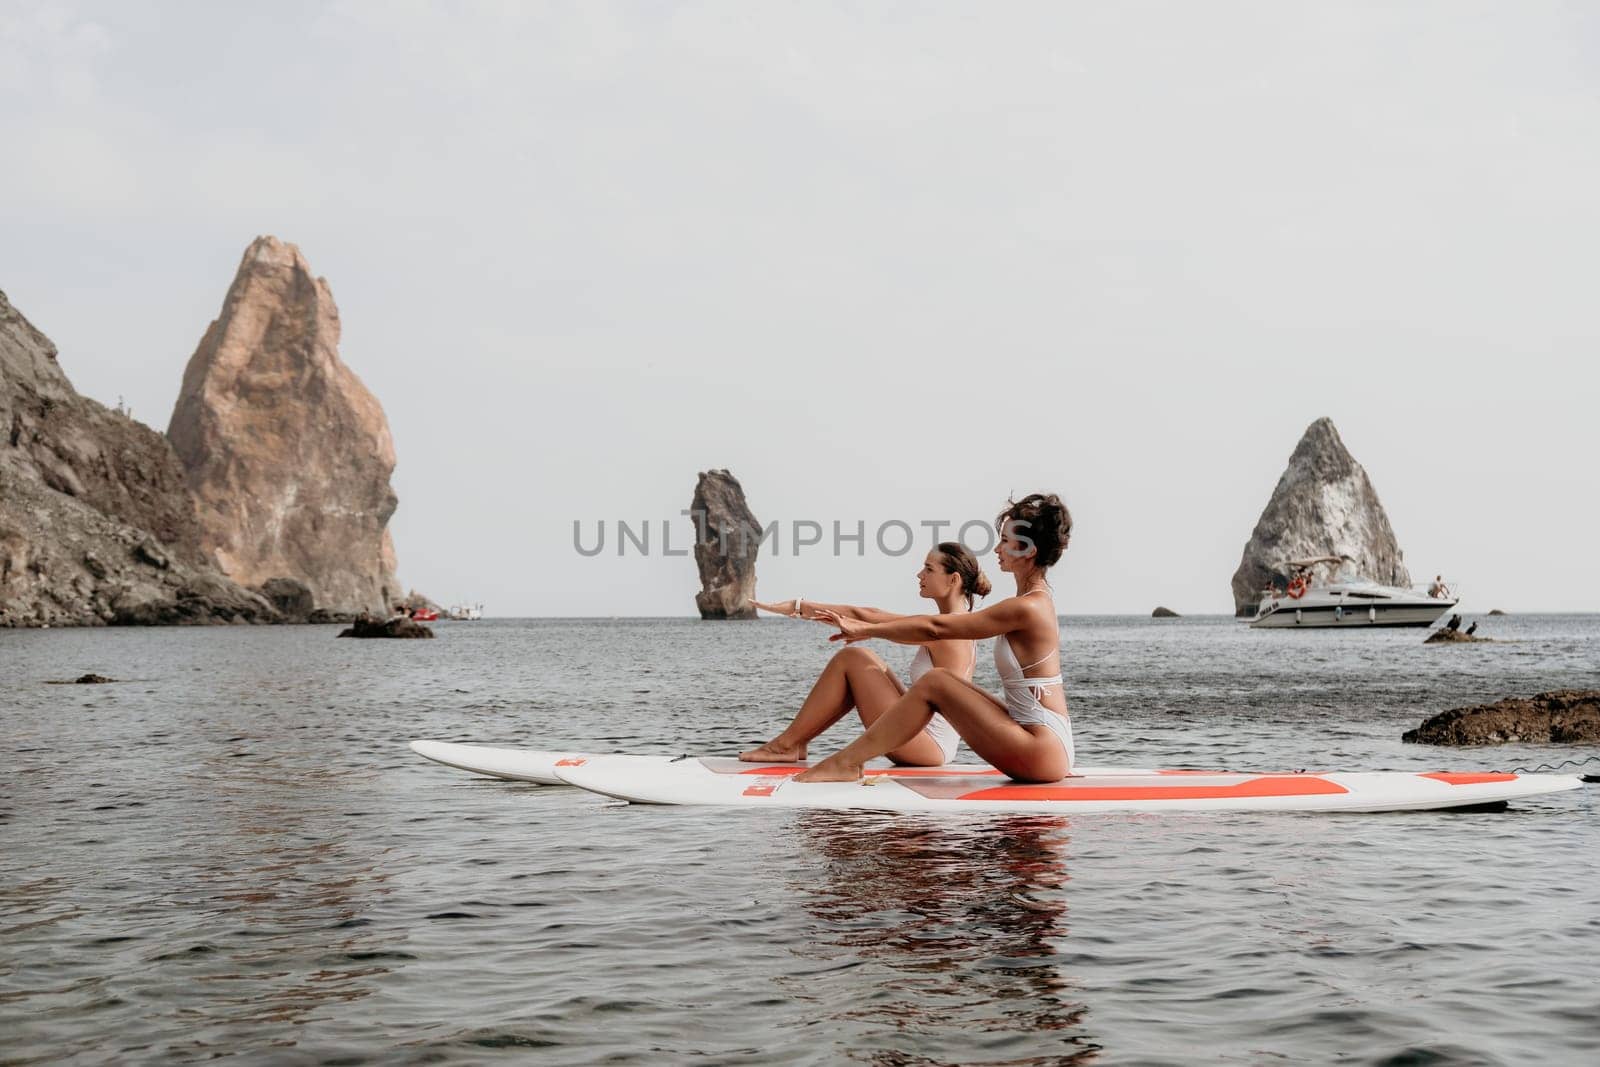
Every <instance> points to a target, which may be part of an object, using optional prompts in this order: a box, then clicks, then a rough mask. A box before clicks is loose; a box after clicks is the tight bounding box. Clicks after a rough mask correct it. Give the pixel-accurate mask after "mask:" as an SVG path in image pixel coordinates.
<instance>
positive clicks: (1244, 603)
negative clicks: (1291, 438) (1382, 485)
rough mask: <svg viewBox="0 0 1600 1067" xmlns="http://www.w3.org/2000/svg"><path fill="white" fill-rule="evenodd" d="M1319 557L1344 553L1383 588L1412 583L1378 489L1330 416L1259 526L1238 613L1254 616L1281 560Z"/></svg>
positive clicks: (1236, 582) (1302, 449)
mask: <svg viewBox="0 0 1600 1067" xmlns="http://www.w3.org/2000/svg"><path fill="white" fill-rule="evenodd" d="M1319 556H1345V557H1347V558H1348V559H1349V560H1350V564H1349V566H1350V567H1351V568H1352V569H1353V570H1355V572H1356V573H1358V574H1360V575H1361V576H1362V577H1365V578H1370V579H1372V580H1374V581H1377V582H1380V583H1382V584H1383V585H1397V586H1408V585H1410V584H1411V575H1410V573H1409V572H1407V570H1406V566H1405V560H1404V556H1403V554H1402V553H1401V551H1400V545H1399V544H1398V543H1397V542H1396V540H1395V536H1394V528H1393V527H1392V526H1390V525H1389V517H1388V516H1387V515H1386V514H1384V511H1383V505H1382V504H1381V503H1380V502H1379V501H1378V493H1377V490H1375V489H1373V487H1372V481H1371V479H1369V478H1368V477H1367V472H1366V471H1365V470H1364V469H1363V468H1362V466H1361V464H1359V463H1357V462H1356V460H1355V457H1354V456H1352V455H1351V454H1350V451H1349V449H1347V448H1345V446H1344V441H1342V440H1341V439H1340V437H1339V431H1338V430H1337V429H1335V428H1334V425H1333V420H1332V419H1329V418H1321V419H1318V420H1317V421H1315V422H1313V423H1312V424H1311V425H1310V426H1308V427H1306V432H1305V433H1304V434H1303V435H1301V437H1300V443H1299V444H1298V445H1296V446H1295V449H1294V452H1293V454H1292V455H1290V457H1289V466H1288V468H1287V469H1285V470H1284V472H1283V476H1282V477H1281V478H1279V479H1278V484H1277V487H1276V488H1274V489H1273V491H1272V497H1271V498H1270V499H1269V500H1268V501H1267V506H1266V509H1265V510H1263V511H1262V512H1261V517H1260V518H1259V519H1258V520H1257V521H1256V526H1255V529H1254V530H1253V531H1252V532H1251V534H1250V540H1249V541H1248V542H1247V543H1246V544H1245V547H1244V555H1243V558H1241V559H1240V561H1239V569H1238V570H1236V571H1234V574H1233V605H1234V613H1235V614H1236V615H1240V616H1250V615H1254V614H1255V613H1256V606H1257V604H1258V603H1260V600H1261V591H1262V589H1264V588H1265V587H1266V586H1267V585H1268V584H1269V583H1270V582H1272V581H1273V579H1274V577H1275V576H1279V575H1280V572H1279V569H1278V564H1280V563H1281V562H1282V561H1284V560H1289V559H1311V558H1315V557H1319ZM1282 577H1287V576H1282Z"/></svg>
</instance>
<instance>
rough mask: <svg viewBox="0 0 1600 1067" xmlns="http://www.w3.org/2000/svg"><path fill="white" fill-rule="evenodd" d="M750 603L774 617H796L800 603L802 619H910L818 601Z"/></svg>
mask: <svg viewBox="0 0 1600 1067" xmlns="http://www.w3.org/2000/svg"><path fill="white" fill-rule="evenodd" d="M750 603H751V604H753V605H755V606H756V607H757V608H760V609H761V610H762V611H770V612H771V613H772V614H774V615H789V616H793V615H794V613H795V606H796V604H797V603H798V605H799V607H800V617H801V618H803V619H822V615H821V614H819V613H821V612H827V613H828V614H830V615H835V616H838V617H839V618H841V619H857V620H859V621H861V622H892V621H894V620H895V619H904V618H908V617H909V616H906V615H897V614H896V613H894V612H892V611H884V610H883V609H882V608H866V607H860V606H858V605H855V604H824V603H822V602H821V601H817V600H780V601H777V602H776V603H772V604H768V603H765V602H763V601H760V600H754V599H752V600H751V601H750Z"/></svg>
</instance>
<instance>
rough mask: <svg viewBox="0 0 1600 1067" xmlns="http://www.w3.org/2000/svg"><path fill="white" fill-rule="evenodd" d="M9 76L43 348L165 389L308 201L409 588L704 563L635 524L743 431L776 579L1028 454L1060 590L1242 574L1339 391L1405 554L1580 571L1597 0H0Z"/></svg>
mask: <svg viewBox="0 0 1600 1067" xmlns="http://www.w3.org/2000/svg"><path fill="white" fill-rule="evenodd" d="M0 94H3V96H0V145H3V146H4V155H5V161H4V164H3V166H0V288H3V289H5V290H6V291H7V292H8V293H9V295H10V296H11V298H12V300H13V302H14V303H15V304H16V305H17V306H18V307H19V308H20V309H22V311H23V312H24V313H25V314H27V315H28V316H29V317H30V318H31V319H32V320H33V321H34V323H35V324H36V325H37V326H39V327H40V328H41V329H42V330H44V331H45V332H46V333H47V334H48V335H49V336H50V337H51V338H53V339H54V340H55V341H56V343H57V344H58V345H59V346H60V349H61V363H62V366H63V367H64V368H65V369H66V371H67V373H68V375H69V376H70V377H71V378H72V380H73V382H74V383H75V384H76V385H77V387H78V388H79V390H80V391H82V392H84V393H87V394H88V395H90V396H93V397H95V398H97V399H99V400H101V401H104V402H106V403H108V404H111V403H115V402H116V401H117V399H118V397H119V396H120V397H123V398H125V399H126V401H127V402H128V403H129V404H130V405H131V406H132V408H133V411H134V414H135V416H136V417H138V418H140V419H142V420H143V421H145V422H148V423H149V424H151V425H152V426H155V427H157V428H158V429H165V427H166V424H167V419H168V417H169V415H170V413H171V410H172V405H173V402H174V400H175V399H176V396H177V392H178V387H179V383H180V379H181V376H182V372H183V368H184V365H185V363H186V362H187V360H188V358H189V356H190V354H191V353H192V352H193V350H194V347H195V345H196V343H197V342H198V341H199V339H200V336H201V334H202V333H203V331H204V330H205V327H206V325H207V323H208V322H209V321H210V320H211V319H212V318H213V317H214V316H215V315H216V314H217V312H218V310H219V308H220V305H221V302H222V298H223V295H224V294H225V292H226V290H227V287H228V284H229V282H230V280H231V278H232V275H233V272H234V270H235V268H236V267H237V265H238V260H239V257H240V255H241V253H242V252H243V250H244V248H245V246H246V245H247V244H248V243H249V242H250V241H251V240H252V239H253V238H254V237H256V236H257V235H258V234H264V233H270V234H275V235H277V236H278V237H281V238H283V239H285V240H288V241H293V242H295V243H297V244H298V245H299V246H300V247H301V249H302V250H303V251H304V252H305V254H306V255H307V257H308V258H309V259H310V262H311V264H312V267H313V269H314V270H316V271H317V273H319V274H321V275H323V276H325V277H326V278H327V279H328V280H329V283H330V284H331V285H332V288H333V293H334V296H335V299H336V300H337V301H338V304H339V308H340V312H341V317H342V319H343V325H344V342H343V347H342V354H343V357H344V359H345V361H346V362H347V363H349V365H350V366H351V367H352V368H353V369H354V370H355V371H356V373H357V374H359V375H360V376H361V378H362V379H363V380H364V381H365V382H366V383H367V385H368V386H369V387H370V388H371V389H372V390H373V392H374V393H376V395H377V396H378V398H379V400H380V401H381V402H382V404H383V406H384V409H385V411H386V412H387V413H388V417H389V422H390V426H391V427H392V429H393V432H394V437H395V442H396V448H397V451H398V453H399V462H400V465H399V468H398V470H397V471H396V473H395V488H396V490H397V492H398V493H399V496H400V509H399V511H398V512H397V514H396V515H395V518H394V520H393V523H392V526H393V530H394V536H395V542H396V545H397V547H398V551H399V557H400V573H401V578H402V580H403V581H404V582H405V583H406V584H407V585H410V586H415V587H416V588H418V589H420V590H421V591H423V592H425V593H427V594H428V595H430V596H432V597H433V598H435V599H436V600H440V601H444V602H450V601H454V600H459V599H470V600H475V601H476V600H481V601H483V602H484V603H485V604H486V606H487V608H488V611H489V613H490V614H496V615H567V614H584V615H613V614H615V615H658V614H665V615H674V614H687V613H692V612H693V610H694V608H693V595H694V592H695V590H696V588H697V581H696V576H695V572H694V565H693V562H692V560H690V559H685V558H666V557H663V556H661V555H660V554H659V529H660V523H661V522H662V521H663V520H668V519H670V520H673V521H675V522H676V523H677V524H678V527H679V528H678V530H677V531H676V532H675V534H674V537H675V539H676V544H679V545H681V544H685V543H686V542H687V540H688V531H689V527H688V522H687V520H686V519H683V518H681V517H680V515H679V512H680V511H681V510H682V509H684V508H686V507H687V506H688V503H689V498H690V495H691V493H692V492H693V489H694V483H695V475H696V472H697V471H700V470H704V469H707V468H711V467H727V468H729V469H731V470H732V471H733V472H734V474H735V475H737V476H738V477H739V478H740V479H741V481H742V482H743V483H744V486H745V489H746V491H747V493H748V495H749V499H750V503H751V506H752V507H753V508H754V510H755V513H756V515H757V516H758V518H759V519H760V520H761V521H762V522H763V523H766V522H771V521H773V520H777V521H779V522H780V524H782V525H783V529H784V536H785V540H784V541H783V542H782V549H783V555H781V556H776V557H774V556H764V557H763V558H762V560H761V562H760V564H759V569H758V573H759V575H760V592H761V594H762V595H763V596H770V597H772V598H778V597H787V596H792V595H795V594H797V593H798V594H803V595H805V596H807V597H811V598H817V599H837V600H850V601H855V602H863V603H876V604H881V605H883V606H885V607H891V608H899V609H905V610H915V608H916V606H917V604H918V601H917V600H916V597H915V592H916V587H915V584H914V577H913V575H914V572H915V571H916V569H917V556H916V555H908V556H903V557H899V558H893V557H888V556H885V555H883V554H882V553H880V552H879V551H878V550H877V548H876V547H875V546H873V545H872V544H871V543H870V542H871V540H872V537H871V532H872V531H873V530H875V529H876V528H877V526H878V525H879V524H881V523H883V522H885V521H888V520H893V519H900V520H902V521H905V522H909V523H911V524H913V525H916V524H917V523H920V522H922V521H925V520H929V521H931V520H937V519H950V520H955V521H957V522H959V521H963V520H966V519H972V518H977V519H987V518H990V517H992V515H993V513H994V511H995V510H996V508H997V506H998V505H999V504H1000V503H1001V502H1002V501H1003V500H1004V499H1005V497H1006V495H1007V494H1008V493H1011V492H1018V493H1021V492H1025V491H1029V490H1033V489H1041V488H1042V489H1048V490H1054V491H1057V492H1059V493H1061V494H1062V496H1063V497H1065V498H1066V500H1067V501H1068V503H1069V504H1070V505H1071V507H1072V508H1073V510H1074V512H1075V515H1076V518H1077V523H1078V528H1077V534H1076V536H1075V537H1074V541H1073V545H1072V549H1071V551H1070V553H1069V554H1068V557H1067V559H1066V560H1065V561H1064V563H1063V566H1062V567H1061V568H1060V570H1059V573H1058V574H1057V575H1056V577H1055V586H1056V588H1057V591H1058V601H1059V603H1060V605H1061V607H1062V609H1063V610H1064V611H1067V612H1069V613H1073V612H1148V611H1149V610H1150V609H1151V608H1153V607H1154V606H1155V605H1157V604H1164V605H1167V606H1169V607H1172V608H1174V609H1177V610H1178V611H1181V612H1186V613H1190V612H1192V613H1200V612H1227V611H1231V608H1232V601H1231V598H1230V593H1229V579H1230V577H1231V576H1232V574H1233V571H1234V568H1235V567H1236V566H1237V565H1238V562H1239V554H1240V552H1241V550H1242V548H1243V546H1244V543H1245V541H1246V539H1247V538H1248V537H1249V534H1250V531H1251V528H1252V527H1253V525H1254V524H1255V521H1256V518H1257V516H1258V515H1259V514H1260V511H1261V509H1262V507H1263V506H1264V505H1265V504H1266V502H1267V498H1268V496H1269V495H1270V493H1271V491H1272V488H1273V486H1274V484H1275V483H1276V481H1277V479H1278V476H1279V475H1280V474H1281V473H1282V470H1283V467H1284V465H1285V463H1286V461H1287V459H1288V456H1289V453H1290V452H1291V450H1292V449H1293V447H1294V445H1295V443H1296V441H1297V440H1298V439H1299V436H1300V434H1301V433H1302V432H1303V431H1304V429H1305V427H1306V425H1307V424H1308V423H1310V422H1311V421H1312V420H1313V419H1315V418H1316V417H1318V416H1321V415H1328V416H1331V417H1332V418H1333V420H1334V422H1335V423H1336V425H1337V426H1338V427H1339V430H1340V432H1341V433H1342V434H1343V436H1344V439H1345V442H1346V444H1347V445H1348V446H1349V447H1350V449H1351V451H1352V452H1353V453H1354V454H1355V456H1356V458H1357V459H1358V460H1359V461H1360V462H1361V463H1362V464H1363V465H1365V467H1366V469H1367V471H1368V473H1369V474H1370V475H1371V477H1372V480H1373V482H1374V484H1375V486H1376V488H1377V490H1378V493H1379V495H1380V497H1381V499H1382V500H1383V502H1384V504H1385V506H1386V508H1387V510H1388V513H1389V517H1390V519H1391V521H1392V522H1393V525H1394V528H1395V531H1396V533H1397V534H1398V536H1399V540H1400V545H1401V547H1402V549H1403V550H1404V552H1405V558H1406V562H1407V564H1408V565H1409V566H1410V568H1411V572H1412V575H1413V577H1415V578H1417V579H1419V580H1420V579H1422V578H1424V577H1427V576H1431V575H1432V574H1434V573H1437V572H1441V571H1442V572H1444V573H1445V574H1446V575H1448V576H1451V577H1453V578H1454V579H1455V580H1456V581H1457V583H1458V584H1459V586H1460V587H1461V588H1462V589H1464V590H1465V592H1466V601H1465V603H1464V605H1463V606H1464V607H1466V608H1468V609H1470V610H1474V611H1486V610H1488V609H1489V608H1491V607H1500V608H1504V609H1506V610H1510V611H1532V610H1596V609H1600V555H1597V554H1596V553H1595V551H1594V547H1593V546H1594V544H1595V541H1596V538H1597V531H1600V494H1597V493H1596V485H1597V481H1600V479H1597V477H1596V474H1595V470H1596V460H1597V459H1600V442H1597V434H1596V415H1595V407H1596V399H1597V392H1600V391H1597V389H1596V384H1597V379H1600V372H1597V371H1596V369H1595V358H1596V354H1597V344H1596V342H1597V340H1600V317H1597V307H1600V301H1597V299H1596V296H1597V288H1600V286H1597V272H1596V251H1595V250H1596V249H1597V248H1600V207H1597V198H1596V193H1595V190H1597V189H1600V5H1594V4H1584V3H1572V4H1560V3H1517V4H1506V3H1483V4H1472V3H1460V2H1447V3H1431V4H1423V3H1415V4H1407V3H1387V2H1386V3H1354V4H1327V3H1300V4H1296V3H1281V2H1263V3H1250V4H1240V3H1232V4H1229V3H1207V4H1193V3H1184V2H1173V3H1163V4H1141V3H1116V4H1104V3H1100V4H1081V3H1043V4H1012V3H1000V4H976V3H973V4H967V5H936V4H926V3H894V4H890V3H882V4H839V5H833V4H823V3H806V4H793V5H777V4H756V3H734V2H728V3H719V4H671V3H632V4H620V5H607V4H601V3H583V4H571V5H554V4H551V5H535V4H521V3H500V4H491V3H481V4H471V5H461V4H443V3H436V4H425V3H397V2H382V3H377V2H375V3H307V4H298V3H287V2H278V3H274V4H271V5H242V4H215V3H190V4H139V5H131V4H122V3H104V4H90V3H41V2H37V0H0ZM619 518H621V519H628V520H632V521H633V522H635V524H637V523H638V522H640V521H642V520H650V521H651V523H652V526H653V527H654V528H655V537H654V539H653V541H652V550H653V551H654V553H655V554H653V555H651V556H649V557H641V556H639V555H638V554H636V553H630V555H629V556H627V557H625V558H621V559H619V558H617V556H616V555H615V538H614V523H615V521H616V520H617V519H619ZM575 519H576V520H581V521H582V522H583V523H584V530H585V539H586V541H589V542H592V540H593V536H594V533H595V529H596V523H597V522H598V521H599V520H600V519H605V520H606V521H607V527H608V537H609V538H610V539H609V540H608V542H607V551H606V552H605V553H604V554H602V555H600V556H596V557H593V558H586V557H583V556H580V555H579V554H578V553H577V552H576V551H575V550H574V547H573V537H572V525H573V521H574V520H575ZM803 519H809V520H815V521H818V522H821V523H823V524H824V525H825V526H828V525H829V524H831V523H832V522H833V521H835V520H838V521H840V522H842V523H844V525H845V528H846V529H847V530H851V529H853V528H854V526H855V523H856V522H857V521H862V522H865V523H866V524H867V529H868V532H869V536H868V541H869V543H868V545H867V551H866V554H865V555H863V556H860V557H858V556H856V555H855V554H854V552H855V549H854V547H853V546H846V553H847V554H846V555H845V556H844V557H843V558H836V557H835V556H834V555H833V553H832V551H831V548H830V546H829V545H827V544H826V543H825V544H824V545H823V546H821V547H819V548H811V549H807V550H805V551H803V552H802V553H801V554H800V555H799V556H794V555H792V554H791V551H792V550H791V546H790V543H789V541H788V539H787V534H788V532H789V526H788V524H790V523H792V522H793V521H795V520H803ZM891 547H893V546H891ZM919 547H920V546H919ZM991 572H992V567H991ZM996 577H999V576H998V575H996Z"/></svg>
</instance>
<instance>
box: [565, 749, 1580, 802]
mask: <svg viewBox="0 0 1600 1067" xmlns="http://www.w3.org/2000/svg"><path fill="white" fill-rule="evenodd" d="M555 770H556V774H557V775H558V776H559V777H560V778H561V780H562V781H564V782H568V783H570V784H572V785H575V786H579V787H580V788H583V789H587V790H589V791H590V792H592V793H599V794H601V795H602V796H608V797H615V798H616V799H618V800H627V801H632V802H634V803H641V804H702V805H718V806H729V807H751V808H774V807H779V808H829V809H835V810H840V809H862V810H869V811H958V812H977V811H993V812H1033V813H1042V814H1064V813H1070V812H1091V811H1173V812H1175V811H1348V812H1376V811H1425V810H1430V809H1445V808H1464V807H1478V806H1481V805H1499V804H1503V803H1505V802H1506V801H1510V800H1518V799H1521V798H1523V797H1531V796H1538V795H1540V794H1542V793H1557V792H1562V791H1564V790H1568V789H1576V788H1578V786H1579V785H1581V784H1582V782H1581V779H1580V778H1579V777H1578V776H1576V775H1568V774H1506V773H1500V772H1464V773H1450V772H1431V773H1413V772H1406V771H1360V772H1337V773H1317V774H1306V773H1294V772H1283V773H1250V772H1245V773H1236V772H1220V771H1133V772H1129V771H1119V772H1117V773H1111V774H1107V773H1103V772H1097V771H1095V770H1094V769H1092V768H1087V767H1085V768H1082V769H1081V770H1080V772H1079V773H1078V774H1075V775H1074V776H1073V777H1071V778H1066V779H1063V780H1062V781H1059V782H1051V783H1048V784H1044V785H1032V784H1026V783H1022V782H1016V781H1013V780H1011V779H1009V778H1007V777H1005V776H1004V775H1002V774H1001V773H1000V772H998V771H996V770H994V769H992V768H987V767H983V768H978V767H968V768H956V767H935V768H911V767H897V768H890V769H882V770H877V771H873V770H870V769H869V770H868V772H867V777H866V779H865V780H864V781H861V782H822V783H815V784H813V783H803V782H796V781H794V780H793V776H794V775H795V774H796V773H798V771H799V768H798V767H796V766H795V765H794V764H785V765H781V766H757V765H752V764H748V763H747V764H740V763H738V761H737V760H719V759H695V758H681V757H680V758H679V759H676V760H674V759H668V758H666V757H660V758H655V759H651V758H650V757H641V756H634V757H628V758H618V757H614V756H589V757H577V758H574V759H571V760H568V761H566V762H565V763H564V765H563V766H560V767H557V768H555Z"/></svg>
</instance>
